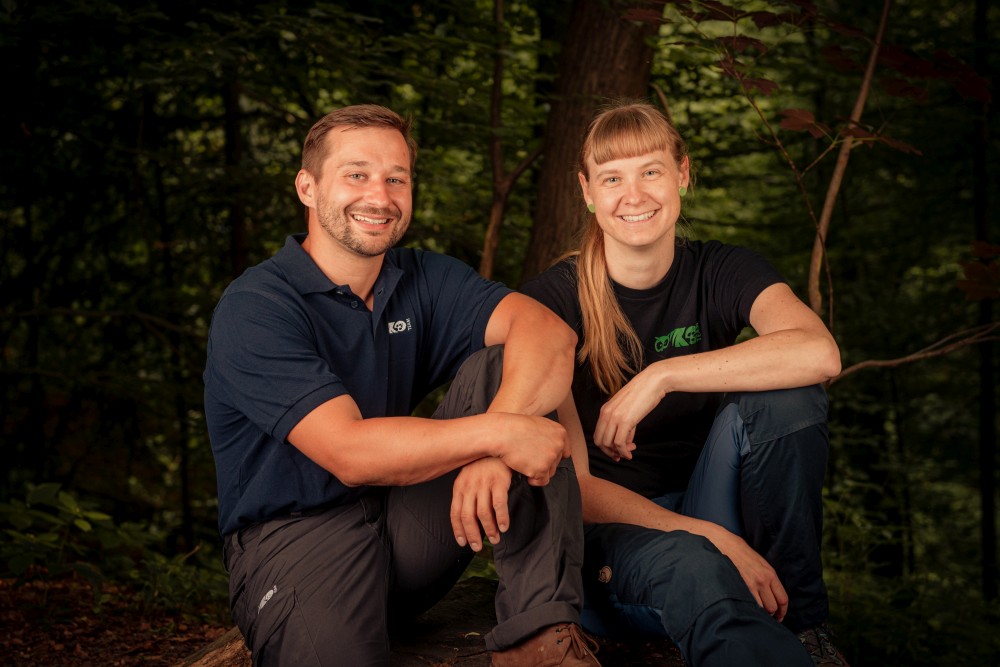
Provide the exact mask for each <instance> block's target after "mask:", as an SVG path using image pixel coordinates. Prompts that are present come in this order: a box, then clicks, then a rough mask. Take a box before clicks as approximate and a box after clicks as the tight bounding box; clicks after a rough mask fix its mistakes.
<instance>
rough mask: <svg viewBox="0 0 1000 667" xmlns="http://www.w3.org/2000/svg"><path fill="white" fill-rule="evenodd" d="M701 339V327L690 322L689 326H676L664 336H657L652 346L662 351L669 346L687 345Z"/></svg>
mask: <svg viewBox="0 0 1000 667" xmlns="http://www.w3.org/2000/svg"><path fill="white" fill-rule="evenodd" d="M700 340H701V327H700V326H699V325H697V324H692V325H691V326H689V327H677V328H676V329H674V330H673V331H671V332H670V333H668V334H667V335H666V336H657V337H656V343H655V345H654V346H653V347H654V349H655V350H656V351H657V352H663V351H664V350H666V349H667V348H669V347H688V346H689V345H694V344H695V343H697V342H698V341H700Z"/></svg>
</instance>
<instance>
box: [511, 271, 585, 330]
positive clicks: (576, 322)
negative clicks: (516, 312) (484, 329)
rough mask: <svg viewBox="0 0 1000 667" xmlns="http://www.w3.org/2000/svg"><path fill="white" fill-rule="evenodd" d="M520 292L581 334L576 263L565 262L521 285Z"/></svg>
mask: <svg viewBox="0 0 1000 667" xmlns="http://www.w3.org/2000/svg"><path fill="white" fill-rule="evenodd" d="M520 291H521V292H522V293H523V294H526V295H527V296H530V297H531V298H533V299H535V300H536V301H538V302H540V303H541V304H543V305H545V306H547V307H548V308H549V309H550V310H552V312H554V313H555V314H556V315H558V316H559V317H561V318H562V319H563V321H564V322H566V324H568V325H569V326H570V327H572V328H573V330H574V331H576V333H577V335H578V336H579V335H581V334H582V333H583V325H582V321H581V315H580V302H579V297H578V294H577V286H576V262H575V261H572V260H566V261H563V262H560V263H558V264H556V265H555V266H553V267H551V268H549V269H547V270H546V271H543V272H542V273H541V274H539V275H537V276H535V277H534V278H532V279H531V280H528V281H526V282H525V283H524V284H523V285H521V288H520Z"/></svg>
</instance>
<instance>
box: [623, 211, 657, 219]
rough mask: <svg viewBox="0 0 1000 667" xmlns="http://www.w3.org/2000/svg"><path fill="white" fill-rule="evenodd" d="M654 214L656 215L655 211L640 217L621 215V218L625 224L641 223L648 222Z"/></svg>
mask: <svg viewBox="0 0 1000 667" xmlns="http://www.w3.org/2000/svg"><path fill="white" fill-rule="evenodd" d="M654 213H656V211H649V212H647V213H642V214H640V215H623V216H622V217H621V218H622V220H624V221H625V222H641V221H642V220H649V219H650V218H652V217H653V214H654Z"/></svg>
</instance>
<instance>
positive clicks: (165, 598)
mask: <svg viewBox="0 0 1000 667" xmlns="http://www.w3.org/2000/svg"><path fill="white" fill-rule="evenodd" d="M94 506H95V503H93V502H90V501H82V500H79V499H77V497H76V496H74V495H73V494H71V493H69V492H67V491H65V490H62V489H61V488H60V486H59V485H58V484H53V483H47V484H40V485H38V486H32V487H31V488H30V490H29V491H28V493H27V495H26V497H25V498H24V499H23V500H21V499H13V500H11V501H9V502H3V503H0V529H2V530H3V533H4V535H5V537H6V539H4V540H3V541H0V578H8V577H12V576H13V577H16V578H18V579H19V580H22V581H23V580H25V579H27V578H32V577H39V576H44V577H49V578H60V577H63V576H66V575H68V574H76V575H78V576H81V577H83V578H84V579H85V580H87V581H88V582H89V584H90V586H91V589H92V590H93V591H94V606H95V608H99V607H100V606H101V604H102V603H104V602H106V601H107V593H106V592H105V591H104V585H103V584H105V583H108V582H114V583H119V584H128V585H129V586H130V589H131V590H134V591H137V592H138V596H139V599H140V600H141V602H142V605H143V608H144V609H146V610H151V609H157V608H158V609H164V610H170V611H176V610H178V609H180V610H185V611H187V612H189V613H191V614H195V613H203V612H206V613H208V614H211V615H213V616H214V617H216V618H218V617H219V610H224V609H226V605H225V604H224V603H225V590H226V586H225V581H226V574H225V572H224V571H222V568H221V566H220V565H218V564H216V565H215V567H211V566H209V567H206V566H204V565H203V564H196V563H194V562H192V559H191V556H192V555H193V552H192V553H189V554H183V555H178V556H174V557H168V556H165V555H162V554H160V553H158V552H157V551H155V550H153V549H152V548H151V546H152V545H153V542H154V540H153V535H151V534H150V531H149V529H148V527H147V526H143V525H140V524H137V523H123V524H117V525H116V524H115V523H114V522H113V521H112V519H111V517H110V516H108V515H107V514H105V513H103V512H100V511H97V510H95V509H94ZM215 562H216V563H218V558H216V559H215ZM220 592H221V593H222V595H221V596H220Z"/></svg>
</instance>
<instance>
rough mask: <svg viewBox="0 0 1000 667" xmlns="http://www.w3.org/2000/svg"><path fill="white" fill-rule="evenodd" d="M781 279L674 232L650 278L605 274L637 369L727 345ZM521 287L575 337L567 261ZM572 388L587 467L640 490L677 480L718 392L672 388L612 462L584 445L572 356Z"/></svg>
mask: <svg viewBox="0 0 1000 667" xmlns="http://www.w3.org/2000/svg"><path fill="white" fill-rule="evenodd" d="M780 282H784V280H783V279H782V277H781V275H780V274H779V273H778V272H777V271H776V270H775V269H774V268H773V267H772V266H771V265H770V264H769V263H768V262H767V261H766V260H765V259H763V258H762V257H761V256H760V255H758V254H756V253H754V252H752V251H750V250H747V249H746V248H740V247H737V246H730V245H725V244H722V243H719V242H717V241H709V242H700V241H687V240H680V239H679V240H678V241H677V243H676V247H675V251H674V261H673V263H672V264H671V266H670V270H669V271H668V272H667V275H666V276H664V278H663V280H662V281H661V282H660V283H659V284H658V285H656V286H654V287H651V288H649V289H644V290H635V289H630V288H628V287H625V286H623V285H619V284H617V283H614V282H612V285H613V288H614V291H615V295H616V296H617V298H618V303H619V304H621V308H622V311H623V312H624V313H625V315H626V317H628V318H629V320H630V321H631V322H632V326H633V327H634V328H635V331H636V333H637V334H638V336H639V340H640V341H642V344H643V364H642V366H643V368H645V367H646V366H648V365H649V364H651V363H653V362H656V361H659V360H661V359H669V358H672V357H680V356H684V355H688V354H694V353H696V352H707V351H710V350H717V349H720V348H724V347H729V346H730V345H733V343H734V342H735V341H736V338H737V336H739V335H740V333H741V332H742V331H743V329H744V328H745V327H747V326H749V323H750V308H751V306H753V303H754V301H755V300H756V299H757V296H758V295H760V293H761V292H762V291H764V289H766V288H767V287H769V286H771V285H773V284H775V283H780ZM521 291H522V292H524V293H525V294H527V295H529V296H531V297H534V298H535V299H537V300H539V301H541V302H542V303H543V304H545V305H546V306H548V307H549V308H551V309H552V310H553V311H554V312H555V313H556V314H558V315H559V316H560V317H562V318H563V320H565V321H566V322H567V323H568V324H569V325H570V326H571V327H572V328H573V329H574V330H575V331H576V333H577V335H578V336H579V338H580V341H581V343H580V344H582V341H583V318H582V314H581V311H580V301H579V297H578V294H577V278H576V260H575V258H570V259H568V260H564V261H562V262H560V263H559V264H556V265H555V266H553V267H552V268H550V269H549V270H547V271H545V272H544V273H542V274H541V275H539V276H537V277H536V278H533V279H532V280H530V281H528V282H527V283H525V284H524V285H523V286H522V288H521ZM573 396H574V398H575V400H576V406H577V410H578V411H579V413H580V421H581V422H582V424H583V430H584V433H585V434H586V436H587V446H588V450H589V452H590V469H591V472H592V473H593V474H594V475H596V476H598V477H602V478H604V479H608V480H610V481H613V482H615V483H617V484H620V485H622V486H624V487H626V488H629V489H631V490H633V491H635V492H637V493H640V494H642V495H644V496H646V497H648V498H655V497H657V496H660V495H663V494H664V493H668V492H671V491H680V490H683V489H685V488H687V483H688V479H689V478H690V476H691V472H692V470H693V468H694V464H695V461H696V460H697V458H698V454H699V452H700V451H701V448H702V446H703V444H704V442H705V439H706V437H707V435H708V431H709V429H710V428H711V425H712V420H713V418H714V416H715V412H716V410H717V409H718V407H719V404H720V402H721V399H722V394H720V393H701V394H695V393H683V392H672V393H670V394H668V395H667V396H666V398H664V400H663V401H661V402H660V404H659V405H658V406H657V407H656V408H654V409H653V411H652V412H650V413H649V415H647V416H646V418H645V419H643V420H642V421H641V422H640V423H639V425H638V427H637V428H636V434H635V442H636V451H635V452H633V458H632V460H631V461H627V460H624V459H622V460H621V461H619V462H617V463H616V462H614V461H613V460H611V459H610V458H608V457H607V456H606V455H605V454H603V453H602V452H601V451H600V450H599V449H597V447H596V446H595V445H594V443H593V435H594V429H595V427H596V424H597V418H598V416H599V414H600V409H601V406H602V405H604V403H606V402H607V400H608V398H609V396H608V395H606V394H604V393H603V392H602V391H600V390H599V389H598V388H597V385H596V383H595V382H594V378H593V375H592V374H591V370H590V364H589V362H585V363H584V364H582V365H581V364H579V363H578V364H577V367H576V371H575V373H574V378H573Z"/></svg>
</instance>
